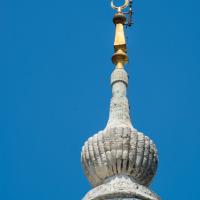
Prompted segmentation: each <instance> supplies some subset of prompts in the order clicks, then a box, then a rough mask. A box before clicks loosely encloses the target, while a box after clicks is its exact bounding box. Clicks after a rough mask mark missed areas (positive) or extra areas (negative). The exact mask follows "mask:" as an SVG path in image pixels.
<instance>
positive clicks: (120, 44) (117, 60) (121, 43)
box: [111, 0, 129, 69]
mask: <svg viewBox="0 0 200 200" xmlns="http://www.w3.org/2000/svg"><path fill="white" fill-rule="evenodd" d="M128 5H129V0H125V2H124V4H123V5H122V6H116V5H115V4H114V2H113V0H112V1H111V7H112V8H113V9H115V10H117V13H116V14H115V15H114V18H113V22H114V24H115V26H116V31H115V41H114V51H115V53H114V55H113V57H112V62H113V64H115V65H116V68H118V69H121V68H124V65H125V64H126V63H127V62H128V56H127V54H126V51H127V49H126V39H125V34H124V25H125V24H126V16H125V14H124V13H123V12H122V11H123V10H124V9H125V8H127V7H128Z"/></svg>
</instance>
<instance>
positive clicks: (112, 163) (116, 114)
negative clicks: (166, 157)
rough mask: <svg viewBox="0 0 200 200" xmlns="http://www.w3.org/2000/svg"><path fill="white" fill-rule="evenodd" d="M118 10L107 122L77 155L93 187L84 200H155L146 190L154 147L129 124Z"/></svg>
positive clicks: (154, 167)
mask: <svg viewBox="0 0 200 200" xmlns="http://www.w3.org/2000/svg"><path fill="white" fill-rule="evenodd" d="M126 1H127V0H126ZM119 10H120V12H118V13H117V14H116V15H115V16H114V19H113V21H114V23H115V25H116V34H115V42H114V51H115V54H114V56H113V60H114V62H113V63H115V65H116V68H115V69H114V71H113V73H112V75H111V86H112V98H111V102H110V113H109V119H108V122H107V125H106V127H105V129H104V130H102V131H100V132H98V133H97V134H95V135H94V136H93V137H91V138H89V139H88V141H86V142H85V144H84V146H83V148H82V153H81V161H82V165H83V168H84V172H85V175H86V176H87V178H88V180H89V182H90V183H91V185H92V186H93V187H94V189H93V190H91V191H90V192H89V193H88V194H87V195H86V196H85V197H84V200H112V199H113V200H119V199H120V200H121V199H124V198H131V199H132V200H134V199H135V200H136V199H140V200H159V197H158V196H157V195H156V194H154V193H153V192H151V191H150V190H149V189H148V186H149V184H150V182H151V180H152V179H153V177H154V175H155V173H156V170H157V165H158V154H157V149H156V146H155V144H154V143H153V141H152V140H151V139H150V138H149V137H147V136H145V135H144V134H143V133H141V132H139V131H137V130H136V129H135V128H134V127H133V125H132V122H131V117H130V111H129V103H128V98H127V87H128V74H127V72H126V71H125V69H124V64H125V63H126V62H127V60H128V56H127V54H126V42H125V37H124V31H123V25H124V23H125V21H126V18H125V16H124V14H123V13H121V9H119Z"/></svg>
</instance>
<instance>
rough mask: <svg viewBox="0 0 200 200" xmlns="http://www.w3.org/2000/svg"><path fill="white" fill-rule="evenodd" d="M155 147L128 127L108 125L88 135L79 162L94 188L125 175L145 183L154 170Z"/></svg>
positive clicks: (150, 178)
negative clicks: (111, 126)
mask: <svg viewBox="0 0 200 200" xmlns="http://www.w3.org/2000/svg"><path fill="white" fill-rule="evenodd" d="M157 163H158V157H157V150H156V147H155V145H154V143H153V141H152V140H150V139H149V138H148V137H147V136H144V134H142V133H140V132H137V131H133V130H131V129H130V128H128V127H127V128H123V127H117V128H111V129H107V130H105V131H103V132H100V133H98V134H96V135H94V136H93V137H91V138H90V139H89V140H88V141H87V142H86V143H85V145H84V146H83V149H82V164H83V166H84V169H85V173H86V176H87V177H88V178H89V180H90V183H91V184H92V185H93V187H96V186H98V185H101V184H102V183H103V182H104V181H105V180H106V178H108V177H111V176H115V175H119V174H124V175H127V176H129V177H131V178H133V179H134V180H135V181H136V182H137V183H139V184H141V185H148V184H149V183H150V181H151V180H152V178H153V175H154V174H155V172H156V169H157Z"/></svg>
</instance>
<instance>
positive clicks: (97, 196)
mask: <svg viewBox="0 0 200 200" xmlns="http://www.w3.org/2000/svg"><path fill="white" fill-rule="evenodd" d="M135 198H136V199H141V200H160V198H159V197H158V196H157V195H156V194H155V193H153V192H152V191H150V190H149V189H148V188H146V187H144V186H142V185H139V184H138V183H136V182H134V181H133V180H131V178H130V177H128V176H124V175H123V176H115V177H111V178H110V179H108V180H107V181H106V182H105V183H104V184H103V185H100V186H98V187H96V188H94V189H93V190H91V191H90V192H88V193H87V194H86V196H85V197H84V199H83V200H106V199H107V200H109V199H110V200H111V199H113V200H117V199H121V200H122V199H123V200H125V199H127V200H128V199H129V200H131V199H132V200H133V199H135ZM136 199H135V200H136Z"/></svg>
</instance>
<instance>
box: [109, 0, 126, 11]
mask: <svg viewBox="0 0 200 200" xmlns="http://www.w3.org/2000/svg"><path fill="white" fill-rule="evenodd" d="M128 5H129V0H124V4H123V5H122V6H116V5H115V4H114V0H111V7H112V8H113V9H115V10H117V11H118V12H121V11H122V10H123V9H125V8H126V7H128Z"/></svg>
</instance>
